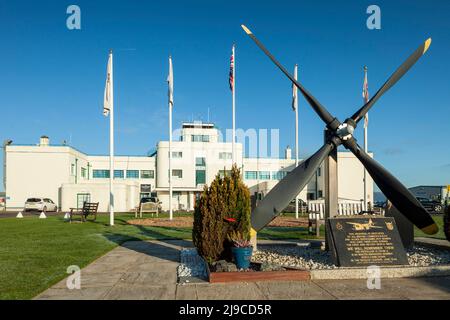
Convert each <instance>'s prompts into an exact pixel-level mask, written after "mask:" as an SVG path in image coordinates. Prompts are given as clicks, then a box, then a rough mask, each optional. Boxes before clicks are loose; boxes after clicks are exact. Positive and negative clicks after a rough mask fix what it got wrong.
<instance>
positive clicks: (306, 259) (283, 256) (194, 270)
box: [177, 245, 450, 278]
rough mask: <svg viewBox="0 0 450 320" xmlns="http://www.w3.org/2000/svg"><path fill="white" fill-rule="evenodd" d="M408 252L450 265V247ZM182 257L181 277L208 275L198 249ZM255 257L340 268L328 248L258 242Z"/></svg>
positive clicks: (416, 261) (415, 258)
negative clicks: (333, 262)
mask: <svg viewBox="0 0 450 320" xmlns="http://www.w3.org/2000/svg"><path fill="white" fill-rule="evenodd" d="M407 256H408V261H409V264H410V266H417V267H426V266H436V265H450V251H448V250H440V249H434V248H429V247H423V246H415V247H414V248H413V249H410V250H407ZM180 261H181V263H180V265H179V266H178V269H177V273H178V277H199V278H206V277H207V271H206V267H205V264H204V262H203V259H202V258H201V257H200V256H199V255H198V253H197V250H196V249H182V250H181V253H180ZM252 261H254V262H260V263H262V262H266V263H269V264H273V265H279V266H283V267H291V268H299V269H308V270H313V269H314V270H317V269H337V268H338V267H337V266H335V265H334V264H332V263H331V257H330V254H329V253H328V252H326V251H322V250H320V249H316V248H311V247H304V246H286V245H264V246H259V247H258V251H256V252H255V253H254V254H253V257H252Z"/></svg>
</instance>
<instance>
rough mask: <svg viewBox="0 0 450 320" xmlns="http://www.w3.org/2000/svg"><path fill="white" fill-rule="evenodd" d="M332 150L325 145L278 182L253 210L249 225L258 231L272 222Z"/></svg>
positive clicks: (331, 147)
mask: <svg viewBox="0 0 450 320" xmlns="http://www.w3.org/2000/svg"><path fill="white" fill-rule="evenodd" d="M333 148H334V146H333V144H332V143H331V142H330V143H327V144H325V145H324V146H323V147H322V148H320V149H319V150H318V151H317V152H316V153H315V154H313V155H312V156H311V157H309V158H308V159H306V160H305V161H303V162H302V163H301V164H300V165H299V166H298V167H297V168H295V169H294V170H292V171H291V172H289V173H288V174H287V175H286V177H284V179H282V180H281V181H280V182H278V183H277V184H276V185H275V186H274V187H273V189H272V190H270V192H269V193H268V194H267V195H266V196H265V197H264V199H263V200H262V201H261V202H260V203H259V204H258V206H257V207H256V208H255V210H253V212H252V217H251V225H252V228H253V229H254V230H255V231H259V230H260V229H262V228H263V227H264V226H266V225H267V224H268V223H269V222H270V221H272V220H273V218H275V217H276V216H277V215H278V214H279V213H280V212H281V211H282V210H284V208H286V207H287V206H288V204H289V203H290V202H291V201H292V199H294V198H295V196H296V195H297V194H299V193H300V191H302V190H303V188H304V187H305V186H306V184H307V183H308V182H309V180H310V179H311V178H312V176H313V175H314V173H315V172H316V170H317V168H319V166H320V164H321V163H322V162H323V160H324V159H325V157H326V156H328V154H329V153H330V151H331V150H332V149H333Z"/></svg>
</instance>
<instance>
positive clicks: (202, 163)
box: [195, 157, 206, 167]
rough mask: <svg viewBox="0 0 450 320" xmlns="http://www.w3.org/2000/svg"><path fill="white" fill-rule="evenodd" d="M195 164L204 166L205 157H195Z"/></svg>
mask: <svg viewBox="0 0 450 320" xmlns="http://www.w3.org/2000/svg"><path fill="white" fill-rule="evenodd" d="M195 166H196V167H204V166H206V159H205V158H202V157H200V158H195Z"/></svg>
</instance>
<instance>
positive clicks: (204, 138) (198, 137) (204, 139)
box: [191, 134, 209, 142]
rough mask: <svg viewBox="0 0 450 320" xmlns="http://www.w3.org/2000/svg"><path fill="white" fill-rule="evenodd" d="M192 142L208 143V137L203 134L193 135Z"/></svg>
mask: <svg viewBox="0 0 450 320" xmlns="http://www.w3.org/2000/svg"><path fill="white" fill-rule="evenodd" d="M191 139H192V142H209V136H208V135H204V134H193V135H192V138H191Z"/></svg>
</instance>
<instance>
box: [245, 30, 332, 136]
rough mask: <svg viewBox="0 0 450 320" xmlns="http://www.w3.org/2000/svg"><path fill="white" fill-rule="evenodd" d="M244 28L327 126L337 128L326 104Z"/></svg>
mask: <svg viewBox="0 0 450 320" xmlns="http://www.w3.org/2000/svg"><path fill="white" fill-rule="evenodd" d="M241 27H242V29H244V31H245V32H246V33H247V34H248V35H249V36H250V38H252V39H253V41H254V42H255V43H256V45H257V46H258V47H259V48H260V49H261V50H262V51H264V53H265V54H266V55H267V56H268V57H269V58H270V60H272V61H273V63H275V64H276V66H277V67H278V68H280V70H281V71H282V72H283V73H284V74H285V75H286V76H287V77H288V78H289V79H290V80H291V81H292V83H294V84H295V86H296V87H297V88H298V89H299V90H300V92H301V93H302V95H303V96H304V97H305V99H306V100H307V101H308V103H309V104H310V105H311V107H312V108H313V109H314V111H316V113H317V114H318V115H319V117H320V118H321V119H322V120H323V122H325V124H326V125H327V127H328V128H329V129H331V130H336V129H337V127H338V126H339V122H338V121H337V120H336V119H335V118H334V117H333V116H332V115H331V114H330V113H329V112H328V111H327V109H325V107H324V106H322V105H321V104H320V102H319V101H317V99H316V98H314V97H313V95H312V94H311V93H309V92H308V91H307V90H306V89H305V88H304V87H303V86H302V85H301V84H300V83H299V82H298V81H297V80H295V78H294V77H293V76H292V75H291V74H290V73H289V72H288V71H287V70H286V69H285V68H284V67H283V66H282V65H281V64H280V63H279V62H278V60H277V59H275V57H274V56H273V55H272V54H271V53H270V52H269V50H267V49H266V47H265V46H264V45H263V44H262V43H261V42H260V41H259V40H258V39H257V38H256V37H255V35H254V34H253V33H252V32H251V31H250V30H249V29H248V28H247V27H246V26H245V25H241Z"/></svg>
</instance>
